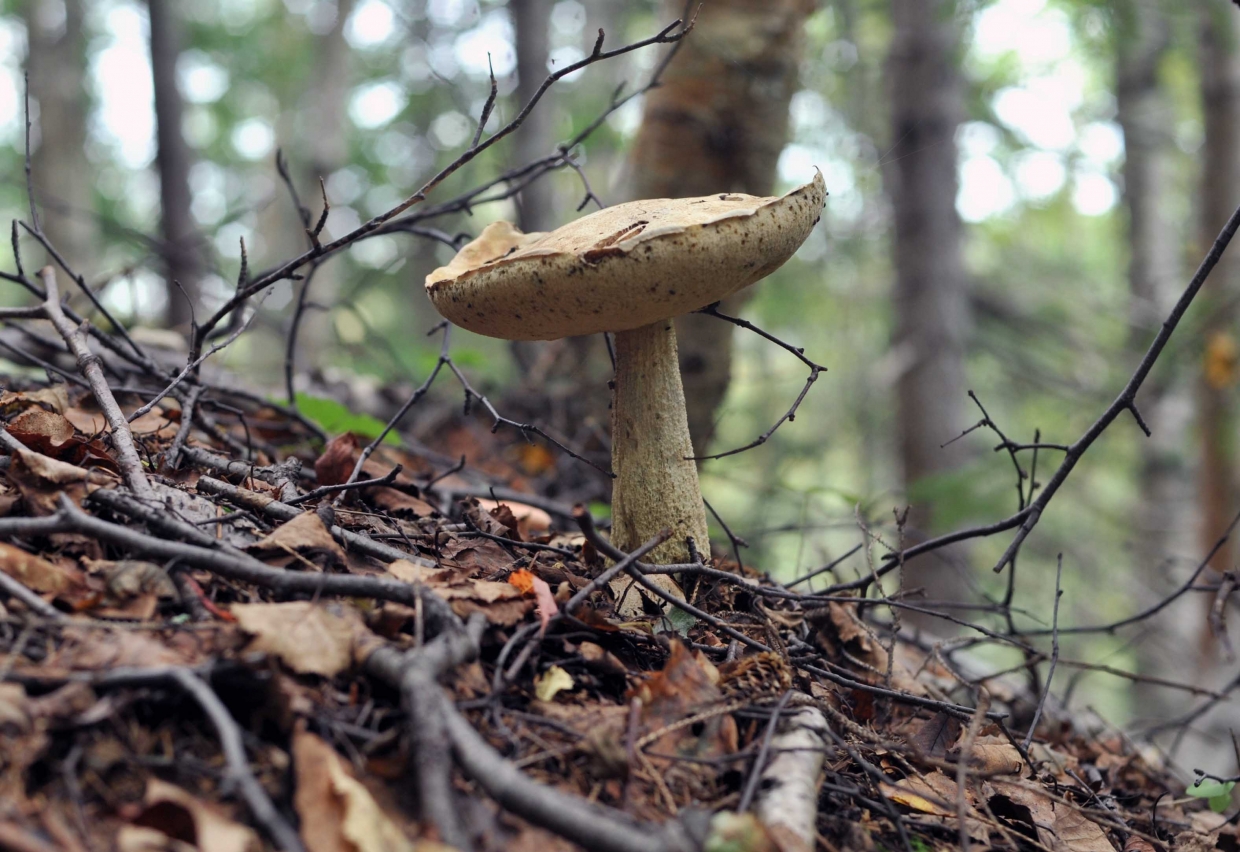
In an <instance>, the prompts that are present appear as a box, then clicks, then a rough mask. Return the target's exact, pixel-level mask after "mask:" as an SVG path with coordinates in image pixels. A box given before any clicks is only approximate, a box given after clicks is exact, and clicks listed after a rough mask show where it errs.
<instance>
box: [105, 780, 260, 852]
mask: <svg viewBox="0 0 1240 852" xmlns="http://www.w3.org/2000/svg"><path fill="white" fill-rule="evenodd" d="M178 841H179V844H180V845H179V847H178V845H176V844H177V842H178ZM116 846H117V848H118V849H119V850H120V852H156V850H161V852H162V850H171V849H178V848H181V849H184V848H189V849H198V850H201V852H260V850H262V848H263V845H262V843H261V842H260V841H259V839H258V835H257V834H256V833H255V832H254V829H252V828H249V827H248V826H244V825H242V824H240V823H238V822H234V821H233V820H231V819H229V818H228V817H226V816H224V815H223V814H221V813H220V812H219V811H218V810H217V809H216V808H215V807H214V806H213V805H209V804H207V803H206V802H203V801H201V800H200V799H197V798H195V797H194V796H192V795H190V794H189V793H187V792H186V791H184V790H182V789H181V788H180V787H176V786H173V785H172V784H168V783H166V782H164V781H160V780H159V779H157V778H152V779H150V780H149V781H148V782H147V786H146V807H145V809H144V810H143V811H142V813H141V814H139V815H138V816H137V817H135V818H134V819H133V820H132V824H131V825H127V826H123V827H122V828H121V830H120V831H119V832H117V837H116Z"/></svg>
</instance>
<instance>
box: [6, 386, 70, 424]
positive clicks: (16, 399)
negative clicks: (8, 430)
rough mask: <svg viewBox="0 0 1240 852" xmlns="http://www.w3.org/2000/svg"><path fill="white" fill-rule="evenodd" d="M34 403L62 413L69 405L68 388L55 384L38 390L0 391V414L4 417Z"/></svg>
mask: <svg viewBox="0 0 1240 852" xmlns="http://www.w3.org/2000/svg"><path fill="white" fill-rule="evenodd" d="M36 405H37V406H39V407H40V408H46V409H47V410H48V411H53V412H55V413H56V414H64V413H65V410H66V409H67V408H68V407H69V390H68V388H67V387H66V386H65V385H63V384H55V385H49V386H47V387H44V388H39V389H38V390H29V391H9V390H6V391H0V415H4V416H5V417H9V416H11V415H13V414H16V413H18V412H21V411H24V410H26V409H28V408H30V407H31V406H36Z"/></svg>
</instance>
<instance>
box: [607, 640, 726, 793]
mask: <svg viewBox="0 0 1240 852" xmlns="http://www.w3.org/2000/svg"><path fill="white" fill-rule="evenodd" d="M718 683H719V672H718V670H717V669H716V668H715V666H714V664H713V663H711V662H710V660H708V659H707V658H706V656H705V655H703V654H702V653H701V652H700V651H698V652H691V651H689V649H688V648H687V647H685V645H684V643H682V642H680V641H679V640H672V647H671V653H670V654H669V655H668V658H667V662H666V663H665V664H664V666H663V670H662V671H659V672H656V673H655V674H653V675H651V676H650V677H649V678H647V679H646V680H645V681H643V682H642V683H641V684H640V685H639V686H638V687H636V688H635V689H634V690H633V691H632V694H631V696H630V697H632V698H639V699H640V700H641V704H642V713H641V721H640V733H641V735H642V736H643V737H645V736H646V735H652V736H653V735H655V734H658V733H659V732H660V731H666V733H664V734H662V735H661V736H658V737H657V738H656V739H654V740H653V742H651V744H650V748H649V750H650V752H651V753H652V755H663V754H666V755H676V756H678V757H682V758H693V759H694V762H685V763H679V762H677V761H674V760H671V759H669V758H664V757H654V756H652V757H650V758H649V759H650V762H651V763H652V764H653V765H654V766H655V767H656V768H659V769H660V770H662V771H663V772H664V773H665V778H666V781H667V783H668V786H669V787H671V788H672V789H676V788H677V787H682V788H683V787H687V788H688V789H689V790H695V789H697V788H698V787H699V785H700V784H701V783H702V782H703V780H704V779H705V778H706V777H713V771H712V772H705V771H704V770H703V768H702V767H703V764H701V763H697V762H696V761H703V760H706V761H709V760H710V759H711V758H716V757H723V756H725V755H729V754H734V753H735V752H736V749H737V737H738V733H737V729H736V721H735V720H734V719H733V718H732V716H731V715H729V714H727V713H718V714H714V715H710V716H709V717H708V718H704V719H702V720H701V725H700V726H697V725H692V726H686V725H678V724H677V723H678V722H681V721H683V720H684V719H687V718H689V717H691V716H694V715H696V714H698V713H700V712H702V711H704V710H706V709H707V708H719V707H720V706H721V705H722V704H723V697H724V696H723V692H722V691H721V690H720V688H719V686H718ZM695 731H696V733H695Z"/></svg>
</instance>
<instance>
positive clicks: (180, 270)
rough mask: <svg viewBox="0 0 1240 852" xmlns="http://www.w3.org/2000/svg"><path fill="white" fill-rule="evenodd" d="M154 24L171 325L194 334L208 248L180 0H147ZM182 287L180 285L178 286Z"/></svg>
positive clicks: (154, 73)
mask: <svg viewBox="0 0 1240 852" xmlns="http://www.w3.org/2000/svg"><path fill="white" fill-rule="evenodd" d="M147 8H148V10H149V12H150V20H151V73H152V76H153V78H154V83H155V136H156V140H157V144H158V150H157V152H156V154H155V164H156V167H157V168H158V169H159V200H160V211H161V215H160V231H161V236H162V237H163V247H162V251H161V254H162V255H163V261H164V269H165V274H166V275H167V279H168V312H167V315H166V317H167V323H168V326H169V327H170V328H176V329H178V330H182V331H188V330H189V324H190V318H191V316H192V313H193V311H196V310H197V309H198V306H199V302H200V299H199V293H200V291H201V277H202V273H203V268H204V264H203V256H202V255H203V246H202V242H201V237H200V236H199V234H198V228H197V227H196V226H195V224H194V217H193V214H192V213H191V212H190V203H191V202H192V200H193V199H192V198H191V196H190V192H189V169H190V165H191V160H192V156H191V153H190V149H189V145H188V143H186V141H185V137H184V135H182V133H181V117H182V113H183V109H182V102H181V91H180V89H179V88H178V87H177V57H178V56H179V55H180V52H181V22H180V19H179V17H178V9H177V8H176V5H175V0H147ZM177 284H180V286H179V287H178V286H177Z"/></svg>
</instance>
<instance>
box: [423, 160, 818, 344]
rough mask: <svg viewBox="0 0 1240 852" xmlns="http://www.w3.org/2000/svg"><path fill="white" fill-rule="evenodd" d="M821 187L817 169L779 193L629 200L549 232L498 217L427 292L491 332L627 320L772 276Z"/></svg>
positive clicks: (447, 310) (432, 279) (541, 335)
mask: <svg viewBox="0 0 1240 852" xmlns="http://www.w3.org/2000/svg"><path fill="white" fill-rule="evenodd" d="M826 194H827V191H826V187H825V186H824V184H823V180H822V174H821V173H819V174H817V175H815V177H814V179H813V180H812V181H810V182H809V183H807V184H805V185H804V186H802V187H800V188H798V189H794V190H793V191H792V192H790V193H788V194H787V195H785V196H783V197H771V198H758V197H755V196H752V195H742V194H739V193H723V194H720V195H708V196H705V197H703V198H675V199H667V198H657V199H650V200H646V201H631V202H629V203H627V204H617V205H616V206H614V207H608V208H605V209H603V210H599V211H598V212H597V213H592V214H590V215H589V216H584V217H582V218H581V219H578V220H576V221H574V222H570V223H569V224H567V225H565V226H564V227H562V228H558V229H556V230H554V231H551V232H549V233H535V234H524V233H522V232H521V231H520V230H519V229H518V228H517V227H516V226H515V225H512V224H511V223H509V222H494V223H492V224H490V225H488V226H487V227H486V228H484V229H483V231H482V233H481V234H479V236H478V238H477V239H475V240H474V241H473V242H471V243H469V244H468V245H466V246H465V247H464V248H462V249H461V250H460V252H458V253H457V255H456V257H455V258H453V259H452V262H451V263H449V264H448V265H447V266H441V267H440V268H439V269H436V270H435V271H434V272H432V273H431V274H430V275H428V276H426V291H427V293H428V295H429V296H430V299H431V301H432V302H434V304H435V307H436V308H437V309H438V310H439V312H440V313H441V314H443V315H444V317H446V318H447V319H449V320H451V321H452V322H453V323H455V324H456V325H459V326H461V327H462V328H467V329H469V330H470V331H474V332H477V333H478V334H485V335H487V336H489V337H499V338H503V339H505V340H555V339H558V338H561V337H569V336H573V335H580V334H594V333H596V332H600V331H628V330H630V329H634V328H640V327H641V326H643V325H649V324H650V323H653V322H658V321H659V320H664V319H669V318H671V317H675V316H680V315H681V314H687V313H691V312H692V311H696V310H699V309H700V308H704V307H706V306H707V305H709V304H712V303H713V302H717V301H719V300H720V299H722V298H724V297H725V296H729V295H731V294H732V293H735V292H736V291H737V290H740V289H742V288H744V287H747V286H749V285H750V284H753V283H754V282H755V281H759V280H761V279H763V278H765V277H766V276H767V275H770V274H771V273H772V272H774V271H775V270H776V269H778V268H779V267H780V266H782V265H783V263H784V261H786V260H787V259H788V258H790V257H792V254H793V252H795V251H796V250H797V248H798V247H799V246H800V245H801V243H803V242H804V241H805V238H806V237H808V236H809V233H810V231H811V230H812V229H813V227H814V225H815V224H816V223H817V222H818V217H819V214H820V212H821V210H822V206H823V201H824V198H825V197H826Z"/></svg>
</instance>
